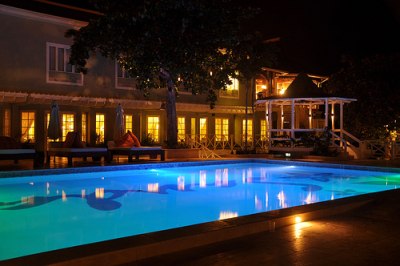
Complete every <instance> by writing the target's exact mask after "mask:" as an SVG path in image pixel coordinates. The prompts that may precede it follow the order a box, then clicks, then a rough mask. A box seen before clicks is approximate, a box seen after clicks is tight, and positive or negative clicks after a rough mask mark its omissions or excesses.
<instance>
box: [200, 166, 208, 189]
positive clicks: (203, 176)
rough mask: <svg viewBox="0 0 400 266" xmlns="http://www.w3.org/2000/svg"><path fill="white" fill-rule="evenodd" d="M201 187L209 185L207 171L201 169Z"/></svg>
mask: <svg viewBox="0 0 400 266" xmlns="http://www.w3.org/2000/svg"><path fill="white" fill-rule="evenodd" d="M200 187H207V172H206V171H204V170H200Z"/></svg>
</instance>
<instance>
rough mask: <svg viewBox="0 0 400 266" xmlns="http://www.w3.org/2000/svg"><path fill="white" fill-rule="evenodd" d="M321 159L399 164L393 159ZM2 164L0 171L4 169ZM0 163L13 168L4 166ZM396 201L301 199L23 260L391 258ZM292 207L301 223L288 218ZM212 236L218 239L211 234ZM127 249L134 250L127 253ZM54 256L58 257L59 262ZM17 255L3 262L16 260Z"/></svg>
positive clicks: (398, 217)
mask: <svg viewBox="0 0 400 266" xmlns="http://www.w3.org/2000/svg"><path fill="white" fill-rule="evenodd" d="M243 157H245V156H241V158H243ZM143 162H145V163H148V161H143ZM120 163H124V162H119V164H120ZM329 163H339V164H346V165H347V164H350V165H366V166H379V167H393V168H400V160H399V161H383V160H382V161H378V160H365V161H355V160H352V161H329ZM86 165H88V166H89V165H90V166H93V165H102V163H95V164H91V163H87V162H82V165H79V163H78V165H77V166H86ZM2 166H3V165H2V164H0V171H2V170H3V169H4V168H1V167H2ZM60 167H61V168H63V167H66V166H64V165H63V163H62V161H60V162H58V163H57V162H56V164H53V165H52V164H51V165H50V168H60ZM6 168H7V169H6V170H10V171H11V170H13V168H12V167H10V166H7V167H6ZM30 169H32V166H31V164H30V162H27V164H26V165H25V166H24V162H21V163H20V165H18V166H16V168H14V170H30ZM399 202H400V191H398V190H395V191H388V192H384V193H376V194H373V195H369V196H362V197H357V199H351V200H349V199H342V200H341V201H340V200H339V201H335V204H332V203H331V202H327V203H323V204H319V205H315V206H311V205H308V206H301V207H300V208H290V209H284V210H281V211H279V212H271V213H267V214H264V215H261V216H260V215H257V216H251V217H245V218H246V219H232V220H230V221H229V220H227V221H219V222H213V223H208V224H204V225H201V226H195V227H188V228H185V229H184V230H168V231H166V232H161V233H155V234H153V235H151V236H149V238H148V237H141V238H135V240H134V242H135V243H137V244H136V245H134V246H132V245H129V248H128V247H127V246H126V242H130V241H129V240H124V241H120V242H113V243H112V245H109V244H107V243H102V244H98V245H90V246H87V247H85V248H84V249H83V250H81V251H82V252H83V253H82V254H77V250H69V251H68V250H67V251H62V252H60V253H52V254H45V256H37V257H32V258H31V259H33V260H30V262H31V263H29V265H44V264H52V263H53V264H54V265H94V264H96V265H112V264H114V265H261V264H264V265H339V264H343V265H372V264H374V265H398V258H397V256H398V254H399V252H400V241H399V239H400V226H399V224H400V204H399ZM299 214H301V216H302V218H303V220H304V221H303V222H301V223H297V224H294V223H293V222H290V221H293V219H294V217H296V216H298V215H299ZM239 218H240V217H239ZM227 236H228V237H227ZM218 239H220V240H221V241H214V240H218ZM131 240H132V239H131ZM211 240H212V241H211ZM196 243H197V244H196ZM144 247H147V248H144ZM188 247H191V248H190V249H187V248H188ZM85 252H86V254H85ZM124 252H125V253H124ZM135 252H136V253H137V254H139V255H129V254H135ZM85 255H89V256H85ZM60 256H63V258H64V259H61V261H60V260H59V258H60ZM129 256H132V257H131V258H132V259H130V257H129ZM99 258H100V259H99ZM130 260H132V261H133V262H129V261H130ZM21 262H22V261H18V260H16V261H13V262H9V263H7V264H5V265H23V264H21ZM25 262H27V261H25ZM94 262H95V263H94ZM3 264H4V262H3V263H2V262H1V261H0V265H3Z"/></svg>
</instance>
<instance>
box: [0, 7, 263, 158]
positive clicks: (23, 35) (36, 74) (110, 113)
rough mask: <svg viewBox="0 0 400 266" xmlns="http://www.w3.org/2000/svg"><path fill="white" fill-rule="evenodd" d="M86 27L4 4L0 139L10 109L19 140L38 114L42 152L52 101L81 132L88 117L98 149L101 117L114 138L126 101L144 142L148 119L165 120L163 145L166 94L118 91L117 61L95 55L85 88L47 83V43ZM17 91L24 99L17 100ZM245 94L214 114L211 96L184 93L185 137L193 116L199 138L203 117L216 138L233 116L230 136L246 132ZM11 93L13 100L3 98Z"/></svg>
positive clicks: (222, 102) (223, 101)
mask: <svg viewBox="0 0 400 266" xmlns="http://www.w3.org/2000/svg"><path fill="white" fill-rule="evenodd" d="M82 25H84V22H80V21H74V20H69V19H64V18H59V17H54V16H50V15H46V14H40V13H34V12H31V11H27V10H22V9H17V8H12V7H8V6H4V5H0V32H2V38H1V42H0V58H1V60H0V69H1V74H0V112H1V113H0V130H1V131H0V135H1V134H2V133H3V124H4V123H3V122H4V110H5V109H6V108H9V109H10V110H11V118H12V119H11V136H12V137H14V138H16V139H18V138H20V135H21V133H20V132H21V112H22V111H34V112H35V139H36V141H35V145H34V146H35V148H36V149H37V150H38V151H44V149H45V145H46V142H47V141H46V133H45V132H46V128H47V125H46V120H47V115H48V113H50V106H51V102H52V101H53V100H55V101H56V102H57V103H58V105H59V109H60V112H61V113H73V114H75V129H76V130H82V128H81V116H82V114H83V113H86V114H87V115H88V117H87V119H88V125H87V127H88V142H89V143H90V144H91V145H94V144H95V139H96V135H95V115H96V113H103V114H105V136H104V137H105V141H107V140H111V139H112V138H113V127H114V122H115V108H116V107H117V104H118V103H119V102H120V101H121V102H124V103H125V105H124V104H123V108H124V111H125V114H131V115H132V116H133V132H134V134H136V135H137V136H138V137H139V138H143V136H144V135H145V132H146V130H147V128H146V127H147V124H146V121H147V119H146V118H147V116H149V115H156V116H159V117H160V141H161V142H162V141H164V140H165V139H166V130H165V129H166V113H165V111H163V110H160V105H161V103H162V102H163V101H164V100H165V90H164V89H160V90H155V91H154V92H152V93H151V96H150V98H144V97H143V93H142V92H141V91H139V90H137V89H130V90H129V89H128V90H127V89H119V88H116V84H115V80H116V79H115V62H113V61H112V60H108V59H106V58H104V57H102V56H100V55H93V56H92V57H91V58H90V60H89V62H88V68H89V72H88V74H87V75H85V76H84V78H83V84H82V85H65V84H56V83H49V82H47V80H46V74H47V70H46V60H47V50H46V43H56V44H64V45H71V43H72V42H71V40H70V39H67V38H65V37H64V34H65V32H66V30H68V29H70V28H73V27H75V28H78V27H80V26H82ZM18 93H22V94H24V95H25V96H21V97H20V98H18V97H19V96H18ZM245 93H246V90H245V89H244V87H243V84H240V86H239V96H238V97H222V96H221V97H219V99H218V102H217V105H216V108H215V109H212V110H211V109H209V106H208V103H206V95H196V96H194V95H191V94H190V93H180V94H179V97H178V98H177V114H178V116H185V117H186V133H187V134H190V132H191V131H190V118H192V117H194V118H196V124H197V125H196V134H199V118H200V117H207V118H208V134H209V135H210V136H212V135H214V132H215V124H214V121H215V117H222V118H229V121H230V125H229V134H233V135H236V134H241V133H242V132H241V124H240V125H239V124H237V123H236V121H241V120H242V119H243V118H244V105H245ZM247 93H249V95H251V93H253V88H249V90H248V91H247ZM6 94H10V95H11V96H9V97H8V96H4V95H6ZM33 94H35V97H33V96H34V95H33ZM2 95H3V96H2ZM16 95H17V96H18V97H16ZM61 96H63V97H64V96H65V97H68V98H65V97H64V98H62V97H61ZM60 97H61V98H60ZM251 99H252V97H249V98H248V105H249V106H251V105H252V103H251ZM250 110H251V108H249V113H250ZM234 121H235V122H234ZM254 124H256V123H254ZM235 140H240V136H239V137H235Z"/></svg>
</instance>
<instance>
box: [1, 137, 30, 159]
mask: <svg viewBox="0 0 400 266" xmlns="http://www.w3.org/2000/svg"><path fill="white" fill-rule="evenodd" d="M24 159H33V160H34V162H35V160H36V150H35V149H25V148H23V145H22V144H21V143H19V142H17V141H15V140H14V139H13V138H11V137H6V136H0V160H13V161H14V163H18V160H24Z"/></svg>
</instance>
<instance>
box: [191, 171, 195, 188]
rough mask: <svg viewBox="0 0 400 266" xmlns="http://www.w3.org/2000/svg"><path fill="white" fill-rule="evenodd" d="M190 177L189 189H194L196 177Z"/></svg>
mask: <svg viewBox="0 0 400 266" xmlns="http://www.w3.org/2000/svg"><path fill="white" fill-rule="evenodd" d="M190 176H191V182H190V188H191V189H194V188H196V175H195V174H191V175H190Z"/></svg>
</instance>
